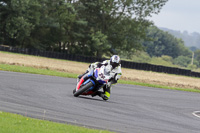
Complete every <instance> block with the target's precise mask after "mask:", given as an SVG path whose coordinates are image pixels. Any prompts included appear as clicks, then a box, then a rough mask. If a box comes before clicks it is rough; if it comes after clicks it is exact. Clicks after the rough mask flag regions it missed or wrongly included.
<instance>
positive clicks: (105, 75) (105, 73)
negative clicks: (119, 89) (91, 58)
mask: <svg viewBox="0 0 200 133" xmlns="http://www.w3.org/2000/svg"><path fill="white" fill-rule="evenodd" d="M98 70H99V71H98V78H97V80H103V81H106V82H107V81H108V80H109V79H110V78H111V77H112V76H111V75H110V70H111V67H109V66H101V68H99V69H98Z"/></svg>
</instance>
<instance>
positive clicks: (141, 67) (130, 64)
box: [0, 46, 200, 77]
mask: <svg viewBox="0 0 200 133" xmlns="http://www.w3.org/2000/svg"><path fill="white" fill-rule="evenodd" d="M0 51H7V52H13V53H21V54H28V55H35V56H43V57H48V58H56V59H64V60H71V61H79V62H87V63H92V62H96V61H103V60H105V58H96V57H88V56H82V55H72V54H66V53H58V52H50V51H40V50H33V49H25V48H13V47H5V46H0ZM0 58H1V57H0ZM121 65H122V67H123V68H130V69H137V70H145V71H153V72H162V73H169V74H176V75H184V76H191V77H200V73H198V72H193V71H191V70H186V69H180V68H174V67H166V66H160V65H152V64H147V63H136V62H130V61H124V60H122V61H121Z"/></svg>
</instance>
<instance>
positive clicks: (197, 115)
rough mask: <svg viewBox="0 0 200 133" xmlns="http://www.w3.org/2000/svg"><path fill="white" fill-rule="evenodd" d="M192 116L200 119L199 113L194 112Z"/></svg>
mask: <svg viewBox="0 0 200 133" xmlns="http://www.w3.org/2000/svg"><path fill="white" fill-rule="evenodd" d="M192 114H193V115H194V116H196V117H198V118H200V111H194V112H193V113H192Z"/></svg>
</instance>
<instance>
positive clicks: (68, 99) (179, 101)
mask: <svg viewBox="0 0 200 133" xmlns="http://www.w3.org/2000/svg"><path fill="white" fill-rule="evenodd" d="M75 83H76V79H71V78H61V77H53V76H44V75H34V74H23V73H15V72H5V71H0V111H6V112H11V113H17V114H22V115H24V116H29V117H33V118H39V119H45V120H51V121H56V122H63V123H70V124H76V125H81V126H86V127H93V128H97V129H106V130H110V131H115V132H126V133H200V126H199V125H200V118H198V117H196V116H194V115H193V114H192V113H193V112H194V111H199V110H200V94H199V93H192V92H183V91H174V90H165V89H159V88H149V87H140V86H134V85H123V84H117V85H115V86H113V89H112V94H111V98H110V99H109V101H103V100H102V99H101V98H100V97H93V98H92V97H90V96H81V97H77V98H75V97H73V95H72V90H73V89H74V87H75Z"/></svg>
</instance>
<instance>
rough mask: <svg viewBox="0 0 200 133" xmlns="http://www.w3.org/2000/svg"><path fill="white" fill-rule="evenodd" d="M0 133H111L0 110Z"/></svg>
mask: <svg viewBox="0 0 200 133" xmlns="http://www.w3.org/2000/svg"><path fill="white" fill-rule="evenodd" d="M0 133H111V132H109V131H105V130H96V129H88V128H85V127H79V126H74V125H68V124H62V123H56V122H51V121H45V120H38V119H33V118H28V117H24V116H22V115H17V114H11V113H6V112H1V111H0Z"/></svg>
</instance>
